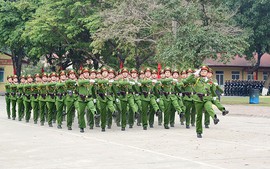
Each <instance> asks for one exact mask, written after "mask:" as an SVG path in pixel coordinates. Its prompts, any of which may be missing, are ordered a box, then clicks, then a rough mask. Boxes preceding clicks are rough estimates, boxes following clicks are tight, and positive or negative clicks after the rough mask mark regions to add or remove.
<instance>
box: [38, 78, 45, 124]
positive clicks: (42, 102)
mask: <svg viewBox="0 0 270 169" xmlns="http://www.w3.org/2000/svg"><path fill="white" fill-rule="evenodd" d="M46 83H47V73H43V74H42V82H41V83H40V84H38V89H39V98H38V101H39V102H38V103H39V111H40V125H41V126H44V122H45V116H46V114H47V113H46V112H47V106H46V95H47V90H46Z"/></svg>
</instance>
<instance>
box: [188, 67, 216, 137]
mask: <svg viewBox="0 0 270 169" xmlns="http://www.w3.org/2000/svg"><path fill="white" fill-rule="evenodd" d="M201 69H202V70H207V71H208V68H207V67H206V66H203V67H202V68H201ZM184 83H185V84H187V83H191V84H194V91H195V92H196V94H195V95H194V97H193V98H194V101H195V108H196V112H197V119H196V132H197V137H199V138H201V137H202V136H201V134H202V132H203V129H202V113H203V109H205V110H206V111H207V112H208V113H209V114H210V116H211V117H212V118H213V119H214V124H217V123H218V122H219V119H218V118H217V116H216V114H215V112H214V110H213V108H212V100H213V98H212V92H213V86H212V85H211V84H209V83H208V80H207V79H206V78H203V77H195V76H194V75H191V76H189V77H188V78H187V79H186V80H185V81H184Z"/></svg>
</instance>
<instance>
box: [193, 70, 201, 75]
mask: <svg viewBox="0 0 270 169" xmlns="http://www.w3.org/2000/svg"><path fill="white" fill-rule="evenodd" d="M200 71H201V69H199V70H197V71H196V72H194V73H193V74H194V75H195V76H199V75H200Z"/></svg>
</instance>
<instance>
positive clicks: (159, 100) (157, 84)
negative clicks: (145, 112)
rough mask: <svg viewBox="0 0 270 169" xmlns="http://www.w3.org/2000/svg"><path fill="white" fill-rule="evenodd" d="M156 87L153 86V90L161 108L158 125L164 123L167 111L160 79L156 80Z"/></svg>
mask: <svg viewBox="0 0 270 169" xmlns="http://www.w3.org/2000/svg"><path fill="white" fill-rule="evenodd" d="M154 84H155V85H154V88H153V92H154V96H155V99H156V101H157V104H158V106H159V109H160V110H161V112H160V113H158V114H157V115H158V125H160V126H161V125H162V121H163V113H164V111H165V107H164V101H163V99H162V98H161V95H160V94H161V85H160V84H161V82H160V81H157V82H156V81H154Z"/></svg>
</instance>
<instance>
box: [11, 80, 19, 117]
mask: <svg viewBox="0 0 270 169" xmlns="http://www.w3.org/2000/svg"><path fill="white" fill-rule="evenodd" d="M17 85H18V77H17V75H14V76H13V83H12V85H10V90H11V96H10V100H11V105H12V120H15V118H16V103H17Z"/></svg>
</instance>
